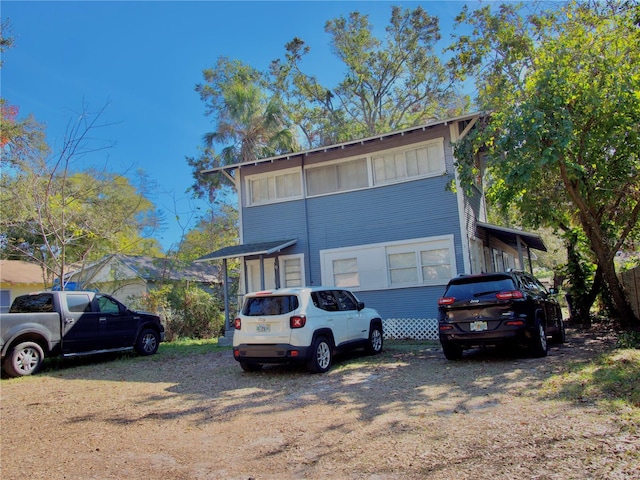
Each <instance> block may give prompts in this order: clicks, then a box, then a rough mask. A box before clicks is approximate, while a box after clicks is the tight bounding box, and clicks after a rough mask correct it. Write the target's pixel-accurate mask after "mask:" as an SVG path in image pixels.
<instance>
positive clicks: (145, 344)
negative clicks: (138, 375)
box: [136, 328, 160, 355]
mask: <svg viewBox="0 0 640 480" xmlns="http://www.w3.org/2000/svg"><path fill="white" fill-rule="evenodd" d="M159 345H160V335H159V334H158V332H156V331H155V330H152V329H151V328H147V329H145V330H143V331H142V332H140V335H139V336H138V340H136V352H138V353H139V354H140V355H153V354H154V353H156V352H157V351H158V346H159Z"/></svg>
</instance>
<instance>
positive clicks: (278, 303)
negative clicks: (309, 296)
mask: <svg viewBox="0 0 640 480" xmlns="http://www.w3.org/2000/svg"><path fill="white" fill-rule="evenodd" d="M298 306H299V302H298V297H296V296H295V295H278V296H269V297H249V298H247V301H246V302H245V304H244V308H243V309H242V313H243V314H244V315H247V316H249V317H260V316H266V315H284V314H286V313H290V312H293V311H294V310H295V309H297V308H298Z"/></svg>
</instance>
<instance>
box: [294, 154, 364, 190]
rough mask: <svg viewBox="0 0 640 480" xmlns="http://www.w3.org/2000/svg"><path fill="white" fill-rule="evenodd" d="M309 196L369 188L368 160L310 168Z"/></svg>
mask: <svg viewBox="0 0 640 480" xmlns="http://www.w3.org/2000/svg"><path fill="white" fill-rule="evenodd" d="M305 177H306V180H307V194H308V195H309V196H313V195H322V194H326V193H336V192H344V191H346V190H355V189H357V188H365V187H368V186H369V176H368V172H367V159H366V158H359V159H357V160H350V161H348V162H341V163H334V164H331V165H325V166H322V167H309V168H307V169H306V171H305Z"/></svg>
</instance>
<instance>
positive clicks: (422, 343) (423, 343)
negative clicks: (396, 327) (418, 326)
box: [384, 339, 440, 352]
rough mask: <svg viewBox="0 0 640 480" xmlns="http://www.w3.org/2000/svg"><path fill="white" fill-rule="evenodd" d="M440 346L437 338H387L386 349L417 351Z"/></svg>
mask: <svg viewBox="0 0 640 480" xmlns="http://www.w3.org/2000/svg"><path fill="white" fill-rule="evenodd" d="M432 348H438V349H439V348H440V342H438V341H437V340H435V341H434V340H411V339H407V340H385V341H384V349H385V350H389V351H393V352H415V351H420V350H430V349H432Z"/></svg>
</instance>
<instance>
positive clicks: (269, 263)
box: [245, 254, 305, 292]
mask: <svg viewBox="0 0 640 480" xmlns="http://www.w3.org/2000/svg"><path fill="white" fill-rule="evenodd" d="M276 260H277V268H276ZM245 265H246V276H247V292H257V291H260V290H263V289H266V290H271V289H274V288H278V287H280V288H285V287H302V286H304V284H305V273H304V255H302V254H299V255H281V256H279V257H269V258H264V259H263V260H262V268H261V267H260V260H259V259H252V260H247V261H246V262H245Z"/></svg>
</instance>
